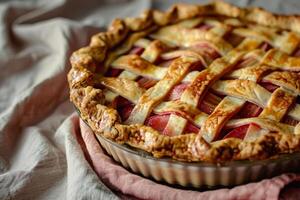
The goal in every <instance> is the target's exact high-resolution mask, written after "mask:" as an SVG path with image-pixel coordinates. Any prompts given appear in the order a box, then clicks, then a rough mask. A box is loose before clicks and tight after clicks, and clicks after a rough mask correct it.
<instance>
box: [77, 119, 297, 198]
mask: <svg viewBox="0 0 300 200" xmlns="http://www.w3.org/2000/svg"><path fill="white" fill-rule="evenodd" d="M80 130H81V135H80V136H78V137H77V138H78V140H79V142H80V143H81V146H82V147H83V149H84V152H85V155H86V157H87V159H88V160H89V161H90V164H91V165H92V166H93V168H94V170H95V172H96V173H97V174H98V176H99V178H100V179H101V180H102V181H103V182H104V183H105V184H106V185H107V186H108V187H110V188H111V189H112V190H114V191H116V192H118V193H121V194H124V195H130V196H132V197H135V198H138V199H152V200H155V199H173V200H175V199H185V200H188V199H224V200H226V199H279V197H280V199H300V189H295V188H291V187H285V186H287V185H288V184H290V183H292V182H298V181H300V175H296V174H283V175H281V176H277V177H274V178H272V179H266V180H262V181H260V182H257V183H249V184H246V185H242V186H237V187H234V188H232V189H218V190H211V191H205V192H198V191H192V190H181V189H175V188H172V187H169V186H165V185H162V184H158V183H155V182H153V181H151V180H148V179H146V178H143V177H141V176H138V175H135V174H132V173H130V172H129V171H127V170H126V169H124V168H123V167H121V166H120V165H118V164H117V163H116V162H114V161H113V160H112V159H111V158H110V157H108V156H107V155H106V154H104V153H103V151H102V149H101V147H100V145H99V143H98V142H97V140H96V138H95V136H94V135H93V132H92V131H91V129H90V128H89V127H88V126H87V125H86V124H85V123H84V122H82V121H80ZM81 139H82V140H81ZM283 189H284V191H285V192H284V193H281V191H282V190H283Z"/></svg>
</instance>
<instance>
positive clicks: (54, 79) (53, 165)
mask: <svg viewBox="0 0 300 200" xmlns="http://www.w3.org/2000/svg"><path fill="white" fill-rule="evenodd" d="M174 2H175V1H170V0H168V1H157V0H156V1H150V0H118V1H117V0H101V1H100V0H98V1H97V0H90V1H81V0H51V1H47V0H31V1H5V2H3V3H0V48H1V50H0V199H72V200H73V199H119V198H122V199H186V200H188V199H277V198H279V196H280V197H281V198H283V199H300V191H299V189H298V187H299V186H298V185H297V184H296V183H295V182H297V181H300V178H299V176H298V175H296V174H284V175H281V176H278V177H275V178H273V179H268V180H263V181H261V182H259V183H250V184H247V185H244V186H239V187H235V188H233V189H219V190H213V191H206V192H203V191H202V192H197V191H192V190H180V189H175V188H171V187H169V186H165V185H160V184H157V183H155V182H153V181H151V180H148V179H145V178H142V177H140V176H137V175H134V174H131V173H130V172H128V171H127V170H126V169H124V168H122V167H120V166H119V165H117V164H116V163H115V162H114V161H112V160H111V159H110V158H109V157H108V156H106V155H105V154H104V153H103V152H102V149H101V147H100V146H99V144H98V143H97V141H96V140H95V137H94V136H93V134H92V133H91V131H90V130H89V128H88V127H86V125H85V124H84V123H82V122H81V121H80V120H79V118H78V116H77V114H76V113H75V111H74V107H73V106H72V105H71V103H70V102H69V100H68V93H69V90H68V85H67V80H66V74H67V72H68V70H69V69H70V64H69V61H68V59H69V57H70V54H71V53H72V51H74V50H76V49H78V48H80V47H82V46H84V45H87V44H88V42H89V37H90V36H91V35H93V34H95V33H97V32H99V31H101V30H104V27H105V26H106V25H107V24H108V23H109V22H110V21H111V20H112V19H114V18H116V17H125V16H137V15H138V14H139V13H141V12H142V10H144V9H147V8H151V7H154V8H162V9H165V8H167V7H169V6H170V5H171V4H172V3H174ZM177 2H179V1H177ZM181 2H182V1H181ZM185 2H199V1H185ZM232 2H235V1H232ZM235 3H236V4H238V5H240V6H246V5H258V6H264V7H266V8H268V9H269V10H271V11H273V12H281V13H297V12H298V14H299V9H300V2H299V1H297V0H290V1H280V0H277V1H275V0H273V1H271V0H268V1H250V0H241V1H236V2H235ZM289 183H293V184H292V186H288V187H285V186H286V185H287V184H289Z"/></svg>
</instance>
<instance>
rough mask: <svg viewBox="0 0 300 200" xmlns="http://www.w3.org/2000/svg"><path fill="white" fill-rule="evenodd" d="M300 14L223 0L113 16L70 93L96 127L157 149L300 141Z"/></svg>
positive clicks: (258, 154)
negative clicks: (114, 17)
mask: <svg viewBox="0 0 300 200" xmlns="http://www.w3.org/2000/svg"><path fill="white" fill-rule="evenodd" d="M299 32H300V17H299V16H282V15H276V14H272V13H269V12H267V11H265V10H263V9H260V8H246V9H242V8H238V7H236V6H233V5H230V4H227V3H225V2H214V3H211V4H208V5H190V4H177V5H174V6H173V7H172V8H170V9H169V10H168V11H166V12H160V11H157V10H150V11H146V12H144V13H143V14H142V15H141V16H140V17H137V18H126V19H123V20H122V19H116V20H114V21H113V23H112V24H111V26H110V27H109V28H108V30H107V32H101V33H99V34H96V35H94V36H93V37H92V39H91V42H90V44H89V46H87V47H84V48H81V49H79V50H78V51H76V52H74V53H73V54H72V57H71V59H70V60H71V64H72V68H71V70H70V72H69V74H68V81H69V85H70V99H71V101H72V102H73V103H74V104H75V106H76V107H77V108H78V110H79V111H80V113H81V117H82V118H83V119H84V120H85V121H86V122H87V123H88V124H89V126H90V127H91V128H92V129H93V131H94V132H95V134H100V135H102V136H104V137H106V138H108V139H111V140H113V141H115V142H117V143H121V144H128V145H130V146H132V147H136V148H139V149H142V150H145V151H147V152H150V153H152V154H153V156H155V157H171V158H173V159H176V160H182V161H207V162H223V161H229V160H245V159H250V160H257V159H266V158H269V157H274V156H276V155H279V154H282V153H293V152H295V151H299V149H300V123H299V121H300V105H299V104H300V100H299V99H300V98H299V94H300V49H299V46H300V45H299V41H300V35H299Z"/></svg>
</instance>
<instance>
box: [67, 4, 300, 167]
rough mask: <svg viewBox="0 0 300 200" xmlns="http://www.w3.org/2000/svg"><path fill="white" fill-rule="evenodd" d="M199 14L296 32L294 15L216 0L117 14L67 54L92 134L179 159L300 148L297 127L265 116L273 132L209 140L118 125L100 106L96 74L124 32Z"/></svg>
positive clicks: (299, 22)
mask: <svg viewBox="0 0 300 200" xmlns="http://www.w3.org/2000/svg"><path fill="white" fill-rule="evenodd" d="M203 15H204V16H205V15H225V16H229V17H237V18H239V19H241V20H245V21H249V22H254V23H257V24H261V25H267V26H271V27H276V28H280V29H289V30H292V31H295V32H300V18H299V17H298V16H281V15H275V14H272V13H269V12H267V11H265V10H262V9H260V8H250V9H241V8H238V7H235V6H233V5H230V4H227V3H224V2H219V1H218V2H214V3H212V4H208V5H204V6H201V5H186V4H178V5H174V6H173V7H172V8H171V9H170V10H168V11H166V12H160V11H156V10H150V11H146V12H145V13H143V14H142V15H141V17H139V18H126V19H124V20H121V19H116V20H115V21H113V23H112V24H111V26H110V27H109V28H108V31H107V32H101V33H99V34H97V35H94V36H93V37H92V39H91V42H90V45H89V46H87V47H84V48H81V49H79V50H78V51H76V52H74V53H73V55H72V57H71V59H70V60H71V64H72V69H71V70H70V72H69V74H68V81H69V85H70V99H71V101H72V102H73V103H74V104H75V106H76V107H77V108H78V109H79V111H80V113H81V117H82V118H83V119H84V120H85V121H87V123H88V124H89V126H90V127H91V128H92V130H93V131H94V132H95V133H96V134H101V135H103V136H105V137H106V138H109V139H111V140H113V141H116V142H118V143H127V144H129V145H131V146H133V147H137V148H140V149H143V150H145V151H147V152H151V153H152V154H153V155H154V156H155V157H164V156H167V157H172V158H173V159H177V160H183V161H209V162H222V161H227V160H243V159H254V160H255V159H265V158H268V157H271V156H275V155H277V154H279V153H291V152H294V151H298V150H299V149H300V130H299V129H300V128H299V126H296V127H295V128H290V127H287V129H285V128H286V125H284V124H281V123H279V122H276V123H275V122H274V121H272V120H265V121H263V122H262V121H260V122H258V124H259V123H261V124H262V125H264V126H268V125H269V127H273V128H274V130H272V131H273V132H274V133H273V134H266V135H261V136H259V137H258V138H256V139H255V140H254V141H253V140H252V141H242V140H240V139H237V138H229V139H223V140H220V141H216V142H211V143H208V142H206V141H205V140H204V139H203V138H202V137H200V136H199V135H196V134H185V135H179V136H172V137H170V136H165V135H161V134H160V133H159V132H157V131H156V130H154V129H152V128H151V127H148V126H145V125H125V124H122V123H121V120H120V117H119V115H118V113H117V111H116V110H114V109H112V108H109V107H106V106H105V105H104V101H105V96H104V93H103V91H102V90H101V89H96V88H95V87H96V86H97V85H98V84H99V83H100V82H99V80H101V78H100V77H99V75H98V73H101V72H102V73H103V72H105V71H106V67H107V66H108V65H109V64H111V62H112V61H113V60H114V59H115V58H116V57H117V55H115V54H114V53H111V52H112V51H111V50H112V49H113V48H114V47H117V46H122V45H123V44H122V42H124V41H125V38H128V36H129V35H130V36H131V40H132V41H131V40H130V39H129V40H128V39H127V40H126V42H129V43H130V42H134V40H135V37H136V38H140V37H143V36H146V35H148V34H149V33H151V32H152V31H154V30H156V29H157V28H158V27H162V26H165V25H169V24H173V23H176V22H178V21H181V20H184V19H190V18H193V17H196V16H203ZM159 48H162V47H159ZM124 53H125V52H124ZM99 66H101V67H99ZM96 68H97V73H96ZM99 68H100V71H99ZM271 78H272V77H271ZM102 81H109V80H102ZM296 81H297V80H296ZM287 84H290V83H287ZM223 85H225V86H226V84H223ZM292 85H293V84H292ZM228 86H230V84H228ZM215 87H217V85H216V86H215ZM227 88H228V87H227ZM297 88H298V86H297ZM253 120H254V121H255V120H257V119H253ZM268 123H269V124H268ZM274 123H275V124H274ZM285 130H288V131H285Z"/></svg>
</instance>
